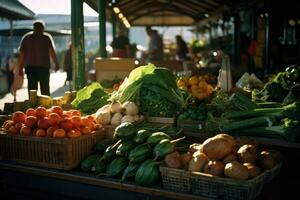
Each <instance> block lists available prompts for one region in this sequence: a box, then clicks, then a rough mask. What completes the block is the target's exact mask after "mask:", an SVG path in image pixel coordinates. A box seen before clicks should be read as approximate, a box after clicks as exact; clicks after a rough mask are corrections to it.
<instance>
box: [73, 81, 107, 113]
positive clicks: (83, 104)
mask: <svg viewBox="0 0 300 200" xmlns="http://www.w3.org/2000/svg"><path fill="white" fill-rule="evenodd" d="M108 98H109V94H108V93H106V92H105V91H104V90H103V87H102V86H101V85H100V84H99V83H98V82H94V83H91V84H90V85H88V86H85V87H84V88H82V89H80V90H78V91H77V94H76V98H75V99H74V100H73V102H72V103H71V104H72V106H74V107H75V108H76V109H79V110H80V111H81V112H82V113H84V114H92V113H95V112H96V111H97V110H98V109H99V108H101V107H102V106H104V105H106V104H107V103H108V102H107V100H108Z"/></svg>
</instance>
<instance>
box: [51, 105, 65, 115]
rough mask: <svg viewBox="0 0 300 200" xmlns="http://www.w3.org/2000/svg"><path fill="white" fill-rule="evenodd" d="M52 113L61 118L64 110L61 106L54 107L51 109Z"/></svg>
mask: <svg viewBox="0 0 300 200" xmlns="http://www.w3.org/2000/svg"><path fill="white" fill-rule="evenodd" d="M50 111H51V112H52V113H56V114H58V115H59V116H62V115H63V109H62V108H61V107H60V106H52V107H51V109H50Z"/></svg>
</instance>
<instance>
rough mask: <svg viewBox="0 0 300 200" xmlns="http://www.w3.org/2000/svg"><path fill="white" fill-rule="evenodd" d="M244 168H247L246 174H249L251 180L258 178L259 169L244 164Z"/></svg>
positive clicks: (250, 164)
mask: <svg viewBox="0 0 300 200" xmlns="http://www.w3.org/2000/svg"><path fill="white" fill-rule="evenodd" d="M243 165H244V166H246V167H247V169H248V172H249V178H253V177H255V176H258V175H259V174H260V169H259V167H257V166H255V165H254V164H252V163H244V164H243Z"/></svg>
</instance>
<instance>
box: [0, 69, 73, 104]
mask: <svg viewBox="0 0 300 200" xmlns="http://www.w3.org/2000/svg"><path fill="white" fill-rule="evenodd" d="M66 76H67V75H66V73H65V72H60V71H58V72H55V73H51V74H50V94H51V97H58V96H62V95H63V94H64V92H65V91H68V90H69V86H67V85H64V83H65V80H66ZM40 94H41V93H40V90H39V89H38V95H40ZM26 99H28V91H27V78H26V76H25V79H24V84H23V87H22V88H21V89H19V90H18V91H17V101H24V100H26ZM13 101H14V97H13V95H12V94H11V93H7V94H5V95H4V96H3V97H1V99H0V109H1V110H3V108H4V104H5V103H7V102H13Z"/></svg>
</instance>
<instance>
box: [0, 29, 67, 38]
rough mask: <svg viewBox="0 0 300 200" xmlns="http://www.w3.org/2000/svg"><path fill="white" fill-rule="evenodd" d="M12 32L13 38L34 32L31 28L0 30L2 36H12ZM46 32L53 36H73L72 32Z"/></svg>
mask: <svg viewBox="0 0 300 200" xmlns="http://www.w3.org/2000/svg"><path fill="white" fill-rule="evenodd" d="M11 31H12V33H13V35H12V36H23V35H24V34H26V33H28V32H29V31H32V29H31V28H14V29H13V30H11V29H0V36H11ZM45 32H47V33H49V34H51V35H52V36H64V35H71V31H70V30H59V31H57V30H45Z"/></svg>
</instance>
